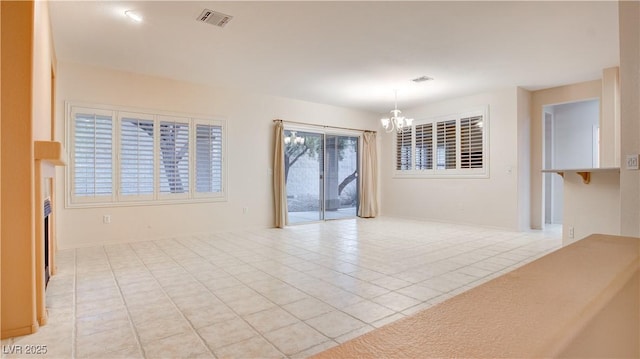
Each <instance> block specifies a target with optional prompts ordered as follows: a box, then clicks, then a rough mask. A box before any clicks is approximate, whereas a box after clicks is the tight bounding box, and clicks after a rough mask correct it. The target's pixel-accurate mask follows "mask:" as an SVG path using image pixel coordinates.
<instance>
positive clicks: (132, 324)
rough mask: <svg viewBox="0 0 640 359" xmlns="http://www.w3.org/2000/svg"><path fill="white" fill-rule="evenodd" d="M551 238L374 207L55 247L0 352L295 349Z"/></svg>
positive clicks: (441, 296) (351, 329) (431, 297)
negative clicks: (348, 215) (26, 329)
mask: <svg viewBox="0 0 640 359" xmlns="http://www.w3.org/2000/svg"><path fill="white" fill-rule="evenodd" d="M560 245H561V240H560V234H559V233H557V232H544V233H543V232H527V233H518V232H507V231H501V230H495V229H487V228H482V227H472V226H461V225H453V224H442V223H432V222H417V221H409V220H398V219H389V218H378V219H373V220H371V219H370V220H363V219H357V220H356V219H352V220H344V221H331V222H326V223H315V224H308V225H300V226H292V227H289V228H286V229H283V230H281V229H264V230H253V231H249V230H246V231H236V232H229V233H219V234H211V235H201V236H189V237H183V238H172V239H164V240H156V241H145V242H132V243H128V244H117V245H108V246H102V247H92V248H81V249H75V250H65V251H60V252H59V253H58V257H57V259H58V274H57V275H56V276H54V277H53V278H52V279H51V282H50V284H49V287H48V289H47V307H48V311H49V316H50V319H49V324H48V325H46V326H44V327H42V328H41V329H40V330H39V331H38V332H37V333H36V334H33V335H30V336H24V337H18V338H13V339H7V340H3V341H2V345H3V354H2V356H3V357H7V358H10V357H20V356H21V355H14V354H7V351H9V350H10V348H15V347H16V346H21V347H22V348H25V347H26V345H46V346H47V355H46V356H47V357H51V358H283V357H290V358H303V357H307V356H309V355H312V354H314V353H318V352H320V351H322V350H325V349H328V348H330V347H332V346H335V345H338V344H339V343H342V342H344V341H347V340H349V339H351V338H354V337H356V336H359V335H362V334H364V333H366V332H368V331H370V330H373V329H375V328H377V327H380V326H383V325H385V324H387V323H390V322H392V321H395V320H397V319H400V318H402V317H404V316H407V315H411V314H413V313H416V312H417V311H420V310H423V309H426V308H429V307H431V306H433V305H435V304H437V303H439V302H442V301H444V300H446V299H447V298H450V297H452V296H454V295H456V294H459V293H461V292H463V291H465V290H468V289H470V288H472V287H474V286H477V285H479V284H482V283H484V282H486V281H488V280H491V279H492V278H495V277H497V276H500V275H501V274H503V273H505V272H508V271H511V270H513V269H515V268H517V267H519V266H521V265H523V264H525V263H527V262H530V261H532V260H534V259H536V258H538V257H540V256H543V255H545V254H546V253H549V252H550V251H553V250H555V249H557V248H559V247H560ZM24 357H29V358H33V357H35V356H33V355H29V356H24Z"/></svg>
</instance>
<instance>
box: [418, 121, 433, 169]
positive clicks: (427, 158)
mask: <svg viewBox="0 0 640 359" xmlns="http://www.w3.org/2000/svg"><path fill="white" fill-rule="evenodd" d="M415 132H416V169H417V170H430V169H433V124H432V123H424V124H421V125H416V131H415Z"/></svg>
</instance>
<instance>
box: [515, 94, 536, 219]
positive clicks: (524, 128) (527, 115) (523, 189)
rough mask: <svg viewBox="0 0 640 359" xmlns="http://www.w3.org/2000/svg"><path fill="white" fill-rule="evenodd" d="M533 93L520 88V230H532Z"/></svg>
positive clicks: (518, 173)
mask: <svg viewBox="0 0 640 359" xmlns="http://www.w3.org/2000/svg"><path fill="white" fill-rule="evenodd" d="M531 100H532V96H531V92H529V91H527V90H525V89H522V88H518V172H517V175H518V216H519V221H518V229H519V230H521V231H524V230H529V229H531Z"/></svg>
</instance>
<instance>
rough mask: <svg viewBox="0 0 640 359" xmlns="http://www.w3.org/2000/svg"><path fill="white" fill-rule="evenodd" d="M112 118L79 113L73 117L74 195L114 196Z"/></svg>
mask: <svg viewBox="0 0 640 359" xmlns="http://www.w3.org/2000/svg"><path fill="white" fill-rule="evenodd" d="M112 138H113V118H112V117H111V116H104V115H97V114H82V113H78V114H76V115H75V118H74V139H73V140H74V149H73V151H74V152H73V155H74V163H73V165H74V174H73V179H74V183H73V185H74V186H73V188H74V195H76V196H80V197H97V196H107V195H111V194H112V193H113V148H112V140H113V139H112Z"/></svg>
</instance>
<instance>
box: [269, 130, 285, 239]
mask: <svg viewBox="0 0 640 359" xmlns="http://www.w3.org/2000/svg"><path fill="white" fill-rule="evenodd" d="M274 147H275V150H274V153H273V196H274V198H273V200H274V203H275V220H276V223H275V224H276V227H278V228H284V226H285V225H286V224H287V212H288V211H287V189H286V181H285V178H284V124H283V123H282V121H276V126H275V146H274Z"/></svg>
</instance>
